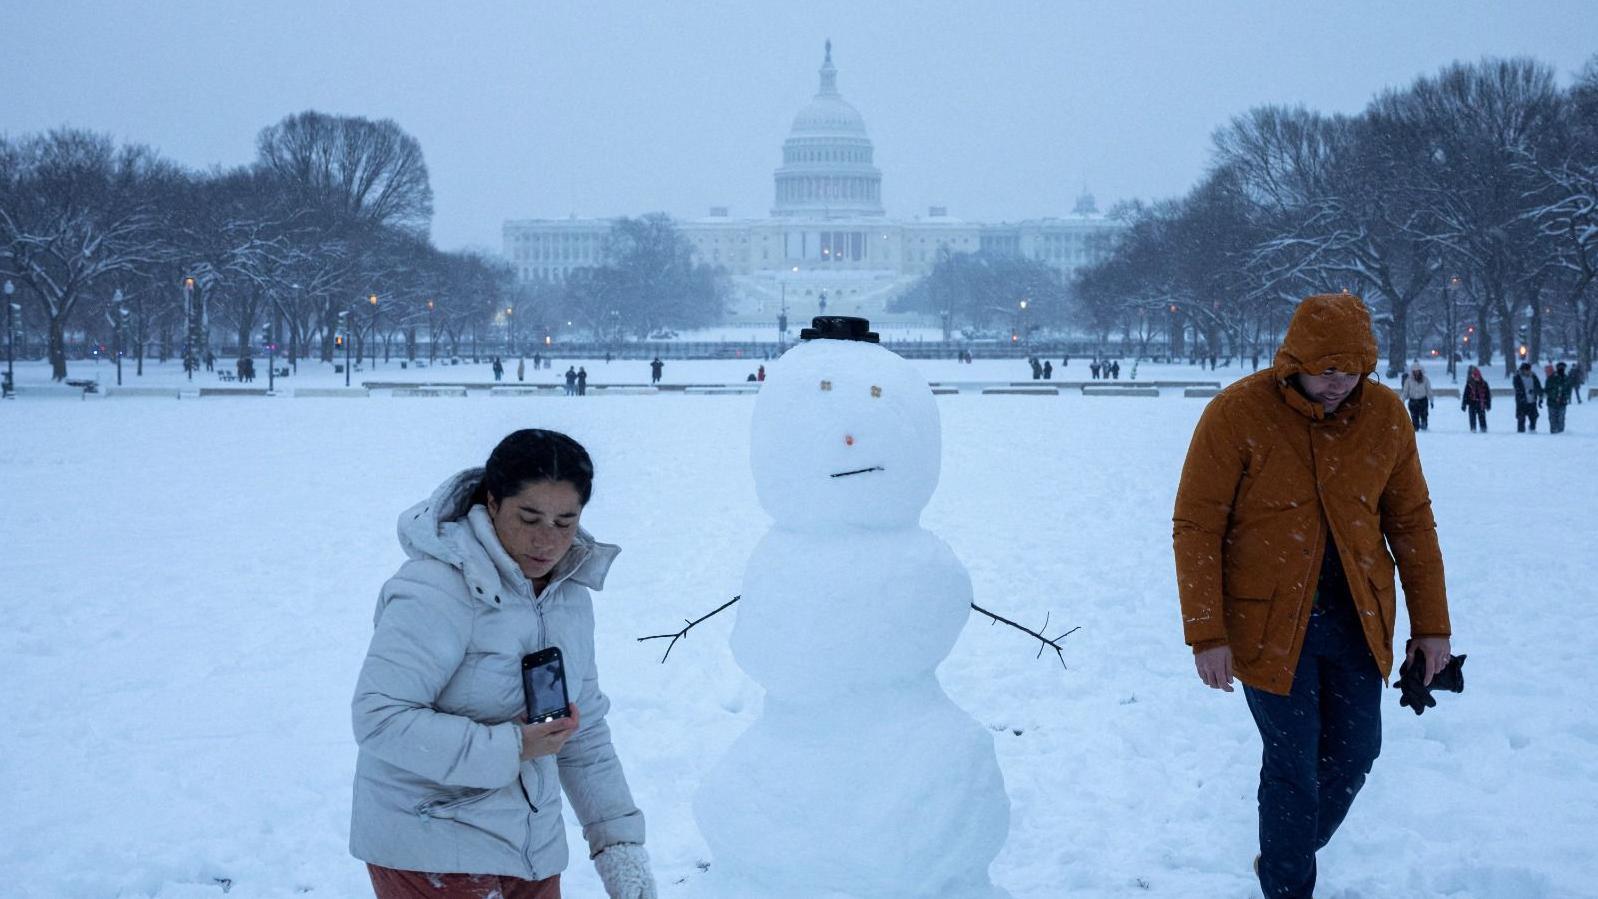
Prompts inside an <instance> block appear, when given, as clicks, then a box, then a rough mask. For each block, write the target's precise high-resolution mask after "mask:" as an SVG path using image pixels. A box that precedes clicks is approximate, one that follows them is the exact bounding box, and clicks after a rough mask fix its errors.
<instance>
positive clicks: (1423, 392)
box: [1398, 364, 1437, 431]
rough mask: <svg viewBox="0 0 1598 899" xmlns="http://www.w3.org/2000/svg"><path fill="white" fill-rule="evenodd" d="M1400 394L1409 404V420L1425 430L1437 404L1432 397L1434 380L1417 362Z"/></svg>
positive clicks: (1416, 428)
mask: <svg viewBox="0 0 1598 899" xmlns="http://www.w3.org/2000/svg"><path fill="white" fill-rule="evenodd" d="M1398 395H1399V396H1401V397H1403V399H1404V402H1405V404H1407V405H1408V406H1409V421H1410V423H1411V424H1412V425H1414V426H1415V430H1417V431H1424V430H1426V425H1427V423H1428V421H1429V419H1430V417H1431V416H1430V412H1431V408H1432V407H1433V406H1435V405H1436V404H1437V402H1436V400H1434V399H1432V382H1431V379H1429V378H1427V377H1426V372H1424V371H1422V370H1421V367H1420V366H1419V365H1418V364H1417V365H1416V366H1415V367H1414V369H1412V370H1411V371H1410V373H1409V375H1408V376H1407V377H1405V378H1404V386H1403V387H1401V388H1399V391H1398Z"/></svg>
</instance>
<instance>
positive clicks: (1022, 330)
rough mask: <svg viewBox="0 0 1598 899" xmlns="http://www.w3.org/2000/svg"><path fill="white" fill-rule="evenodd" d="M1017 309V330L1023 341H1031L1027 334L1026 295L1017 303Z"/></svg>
mask: <svg viewBox="0 0 1598 899" xmlns="http://www.w3.org/2000/svg"><path fill="white" fill-rule="evenodd" d="M1016 309H1017V312H1016V313H1015V332H1016V333H1017V334H1019V335H1021V342H1022V343H1023V344H1025V343H1029V342H1030V341H1028V340H1027V334H1026V297H1022V298H1021V302H1019V303H1017V304H1016Z"/></svg>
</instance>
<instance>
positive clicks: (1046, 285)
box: [893, 248, 1070, 342]
mask: <svg viewBox="0 0 1598 899" xmlns="http://www.w3.org/2000/svg"><path fill="white" fill-rule="evenodd" d="M1069 287H1070V286H1069V285H1068V284H1067V283H1066V280H1065V278H1064V277H1063V276H1062V274H1061V273H1060V271H1059V270H1058V269H1055V268H1053V267H1052V266H1049V265H1048V264H1046V263H1044V262H1042V261H1040V260H1036V259H1028V258H1026V257H1025V256H1019V255H1015V254H1011V253H990V252H982V251H979V252H975V253H952V252H950V251H949V250H948V249H947V248H942V249H940V250H939V251H938V258H937V261H936V262H935V263H934V264H933V267H932V273H931V274H929V275H927V276H926V277H925V278H922V279H921V280H919V281H917V282H916V283H915V284H914V285H913V286H912V287H911V288H910V289H909V290H907V291H905V293H904V294H902V295H901V296H900V297H898V298H897V299H896V300H895V301H894V304H893V309H894V311H896V312H898V311H908V312H920V313H922V314H924V315H928V316H933V317H936V318H937V319H938V320H939V321H940V322H941V323H942V325H943V332H944V340H950V339H954V337H953V334H954V331H955V330H956V329H959V330H960V331H961V332H962V333H964V334H967V335H968V336H975V335H978V334H988V333H993V332H999V333H1001V334H1007V335H1008V338H1009V339H1010V340H1011V341H1012V342H1019V341H1021V340H1024V339H1025V338H1026V335H1027V334H1028V333H1030V332H1032V331H1036V330H1038V329H1040V328H1060V327H1062V326H1064V325H1065V324H1066V319H1067V315H1068V314H1069V307H1068V304H1067V300H1068V298H1069V296H1070V289H1069Z"/></svg>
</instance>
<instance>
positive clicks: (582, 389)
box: [577, 366, 588, 396]
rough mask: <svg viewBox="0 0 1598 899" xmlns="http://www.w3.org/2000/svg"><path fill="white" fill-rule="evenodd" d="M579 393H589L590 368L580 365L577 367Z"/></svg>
mask: <svg viewBox="0 0 1598 899" xmlns="http://www.w3.org/2000/svg"><path fill="white" fill-rule="evenodd" d="M577 395H578V396H587V395H588V369H586V368H582V367H580V366H579V367H578V369H577Z"/></svg>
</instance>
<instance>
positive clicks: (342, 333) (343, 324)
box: [338, 309, 350, 387]
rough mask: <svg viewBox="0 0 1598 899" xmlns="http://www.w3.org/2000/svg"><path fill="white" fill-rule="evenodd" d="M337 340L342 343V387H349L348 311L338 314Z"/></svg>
mask: <svg viewBox="0 0 1598 899" xmlns="http://www.w3.org/2000/svg"><path fill="white" fill-rule="evenodd" d="M338 331H339V335H338V336H339V338H340V339H341V340H342V341H343V343H344V386H345V387H348V386H350V312H349V310H348V309H346V310H344V311H343V312H340V313H339V314H338Z"/></svg>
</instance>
